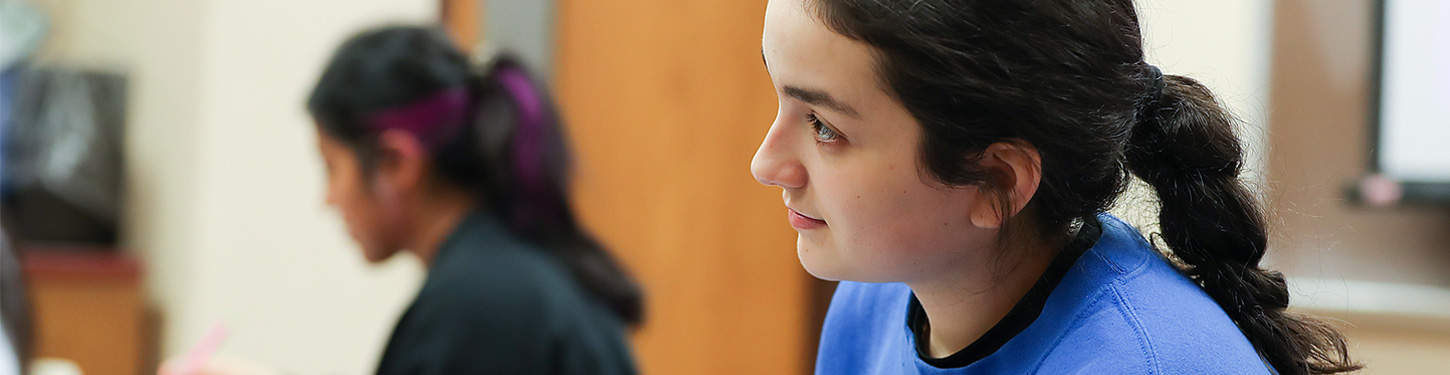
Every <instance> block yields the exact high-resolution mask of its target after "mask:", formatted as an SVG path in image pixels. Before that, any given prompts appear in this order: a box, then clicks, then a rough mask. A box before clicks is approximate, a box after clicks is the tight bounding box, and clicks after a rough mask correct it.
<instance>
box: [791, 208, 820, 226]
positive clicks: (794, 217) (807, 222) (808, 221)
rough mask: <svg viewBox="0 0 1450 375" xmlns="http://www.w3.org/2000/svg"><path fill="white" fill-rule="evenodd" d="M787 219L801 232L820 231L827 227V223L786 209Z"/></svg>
mask: <svg viewBox="0 0 1450 375" xmlns="http://www.w3.org/2000/svg"><path fill="white" fill-rule="evenodd" d="M786 219H788V220H790V226H792V227H795V229H800V230H811V229H820V228H824V227H826V221H825V220H821V219H817V218H813V217H810V216H806V215H805V214H802V213H800V212H799V211H796V210H795V209H792V208H789V207H787V208H786Z"/></svg>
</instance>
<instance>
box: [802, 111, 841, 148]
mask: <svg viewBox="0 0 1450 375" xmlns="http://www.w3.org/2000/svg"><path fill="white" fill-rule="evenodd" d="M806 121H807V122H809V123H810V124H811V130H815V132H816V134H815V136H816V142H833V141H835V140H836V139H837V138H840V137H841V134H840V133H837V132H836V130H835V129H831V127H829V126H826V123H825V122H822V121H821V119H820V118H819V117H816V114H814V113H812V114H809V115H806Z"/></svg>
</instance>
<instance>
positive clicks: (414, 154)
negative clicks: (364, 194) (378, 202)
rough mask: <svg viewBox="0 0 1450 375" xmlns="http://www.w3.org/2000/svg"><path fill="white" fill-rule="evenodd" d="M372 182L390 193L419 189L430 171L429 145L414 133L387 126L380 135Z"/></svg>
mask: <svg viewBox="0 0 1450 375" xmlns="http://www.w3.org/2000/svg"><path fill="white" fill-rule="evenodd" d="M376 168H377V170H376V171H375V173H374V175H373V183H374V184H376V187H377V188H378V189H379V192H381V193H383V194H387V195H394V196H400V195H412V194H415V193H417V191H418V189H419V188H420V186H422V185H423V181H424V179H425V178H426V177H427V176H426V174H427V173H428V148H427V147H426V146H424V145H423V142H422V140H419V139H418V137H417V136H415V135H413V133H409V132H406V131H402V130H396V129H394V130H386V131H383V133H382V134H379V135H378V159H377V165H376Z"/></svg>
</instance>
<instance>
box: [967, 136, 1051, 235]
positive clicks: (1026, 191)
mask: <svg viewBox="0 0 1450 375" xmlns="http://www.w3.org/2000/svg"><path fill="white" fill-rule="evenodd" d="M976 163H977V166H978V167H980V168H983V169H985V170H986V171H987V175H988V176H990V177H989V179H988V181H987V182H986V183H984V184H983V185H982V186H980V187H979V188H980V189H981V191H982V193H983V194H982V199H981V201H980V203H981V204H978V205H977V206H976V207H973V208H972V210H971V211H972V212H971V215H972V216H971V220H972V224H973V225H976V226H977V227H980V228H1000V227H1002V223H1004V222H1006V221H1007V220H1008V219H1010V218H1012V217H1013V216H1015V215H1017V213H1019V212H1021V211H1022V209H1023V208H1024V207H1027V202H1030V201H1032V196H1033V195H1036V194H1037V185H1038V184H1040V183H1041V182H1042V155H1041V154H1039V153H1038V152H1037V147H1033V146H1032V144H1029V143H1027V142H1026V141H1023V140H1020V139H1013V140H1009V141H1004V142H997V143H993V144H992V145H990V146H987V149H986V150H983V151H982V155H981V157H980V158H978V159H977V161H976Z"/></svg>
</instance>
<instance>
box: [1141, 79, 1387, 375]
mask: <svg viewBox="0 0 1450 375" xmlns="http://www.w3.org/2000/svg"><path fill="white" fill-rule="evenodd" d="M1147 68H1148V74H1147V75H1146V76H1147V79H1148V80H1149V82H1150V84H1149V86H1150V90H1149V93H1148V95H1147V97H1146V98H1145V100H1144V102H1143V106H1142V111H1140V114H1139V116H1138V120H1137V124H1136V125H1135V126H1134V127H1133V128H1132V132H1131V135H1130V136H1129V141H1128V149H1127V155H1126V156H1127V161H1128V169H1129V170H1130V171H1131V172H1132V173H1133V174H1134V175H1136V176H1138V177H1139V178H1141V179H1143V181H1145V182H1147V183H1148V184H1149V185H1151V186H1152V187H1153V190H1154V191H1155V192H1156V193H1157V195H1158V198H1159V200H1160V201H1161V202H1162V209H1161V211H1160V213H1159V221H1160V225H1161V226H1162V238H1163V241H1164V242H1166V243H1167V245H1168V248H1169V249H1171V250H1172V253H1173V255H1174V256H1175V257H1177V258H1178V259H1179V260H1181V261H1182V262H1183V263H1184V264H1185V265H1186V269H1185V271H1186V272H1187V273H1188V275H1189V277H1190V278H1192V279H1193V280H1194V281H1196V282H1198V284H1199V285H1200V286H1201V287H1203V290H1204V291H1206V292H1208V295H1209V296H1211V297H1213V299H1214V300H1215V301H1217V302H1218V304H1219V306H1221V307H1222V308H1223V309H1224V311H1225V312H1227V313H1228V315H1229V317H1230V318H1232V319H1233V320H1234V322H1235V323H1237V324H1238V326H1239V329H1240V330H1241V331H1243V333H1244V335H1245V336H1246V337H1248V339H1249V341H1250V342H1251V343H1253V344H1254V347H1255V348H1258V350H1259V351H1260V353H1261V354H1262V355H1263V356H1264V358H1265V359H1266V360H1267V361H1268V362H1269V363H1270V364H1272V365H1273V366H1274V367H1275V368H1276V369H1278V370H1279V371H1280V373H1282V374H1285V375H1300V374H1333V373H1341V372H1348V371H1355V370H1358V369H1360V368H1361V366H1360V365H1359V364H1357V363H1354V362H1352V361H1350V359H1349V354H1348V350H1347V349H1346V347H1345V342H1344V337H1343V336H1342V335H1341V334H1340V333H1339V332H1337V331H1336V330H1334V329H1333V328H1332V327H1330V326H1328V325H1327V324H1325V323H1323V322H1321V321H1318V320H1316V319H1313V318H1311V317H1308V316H1304V315H1299V314H1294V313H1290V312H1287V311H1285V309H1286V308H1288V307H1289V290H1288V287H1287V284H1286V283H1285V281H1284V275H1283V274H1281V273H1279V272H1277V271H1272V270H1267V269H1264V268H1262V267H1261V266H1260V265H1259V262H1260V260H1262V259H1263V257H1264V252H1265V250H1266V249H1267V242H1268V235H1267V229H1266V227H1267V225H1266V223H1265V219H1264V214H1263V212H1262V210H1261V208H1260V207H1259V203H1258V202H1257V200H1256V199H1255V197H1254V196H1253V194H1252V193H1251V192H1250V191H1249V190H1248V188H1247V187H1245V186H1244V184H1243V183H1241V182H1240V181H1239V173H1240V171H1241V170H1242V169H1243V147H1242V146H1241V145H1240V144H1239V140H1238V138H1237V136H1235V134H1234V130H1233V124H1234V119H1233V118H1232V117H1231V116H1230V115H1229V113H1228V112H1227V111H1225V110H1224V109H1223V108H1222V107H1220V106H1219V104H1218V103H1217V102H1216V101H1215V100H1214V98H1213V95H1212V94H1211V93H1210V92H1209V90H1208V89H1207V88H1206V87H1204V86H1203V85H1202V84H1200V83H1198V82H1197V81H1195V80H1193V79H1190V78H1187V77H1181V76H1174V75H1169V76H1164V75H1162V73H1161V72H1159V71H1158V69H1157V68H1154V67H1152V66H1147Z"/></svg>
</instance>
